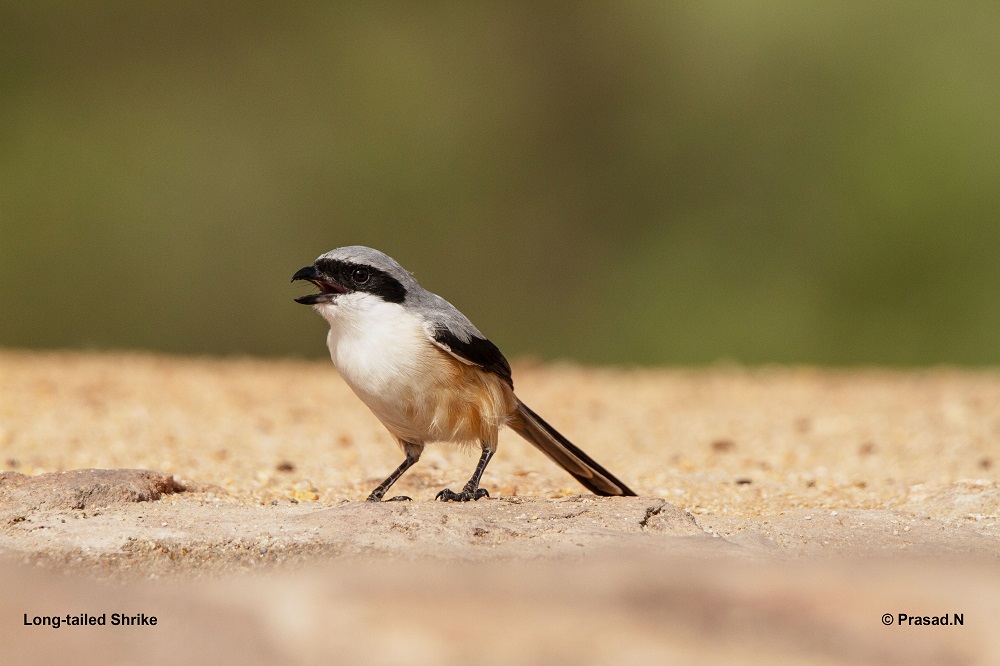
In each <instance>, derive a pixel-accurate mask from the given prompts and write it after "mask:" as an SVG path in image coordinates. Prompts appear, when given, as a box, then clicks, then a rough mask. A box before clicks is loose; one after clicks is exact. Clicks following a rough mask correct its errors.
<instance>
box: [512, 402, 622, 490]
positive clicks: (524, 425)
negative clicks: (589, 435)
mask: <svg viewBox="0 0 1000 666" xmlns="http://www.w3.org/2000/svg"><path fill="white" fill-rule="evenodd" d="M510 427H511V429H512V430H514V432H516V433H517V434H519V435H520V436H521V437H524V438H525V439H526V440H528V441H529V442H531V443H532V444H534V445H535V447H536V448H538V450H540V451H541V452H542V453H544V454H545V455H547V456H548V457H549V458H551V459H552V460H553V462H555V463H556V464H557V465H559V466H560V467H562V468H563V469H564V470H566V471H567V472H569V473H570V474H572V475H573V477H574V478H575V479H576V480H577V481H579V482H580V483H582V484H583V485H584V487H586V488H587V490H589V491H590V492H592V493H594V494H595V495H602V496H604V497H608V496H611V495H624V496H627V497H635V493H634V492H633V491H632V490H631V489H630V488H629V487H628V486H626V485H625V484H624V483H622V482H621V481H619V480H618V479H617V478H616V477H615V475H614V474H612V473H611V472H609V471H608V470H606V469H604V468H603V467H601V465H599V464H598V463H597V462H596V461H595V460H594V459H593V458H591V457H590V456H588V455H587V454H586V453H584V452H583V451H581V450H580V449H579V448H577V447H576V446H575V445H574V444H573V443H572V442H570V441H569V440H568V439H566V438H565V437H563V436H562V435H560V434H559V432H558V431H557V430H556V429H555V428H553V427H552V426H550V425H549V424H548V423H546V422H545V420H544V419H542V417H540V416H539V415H538V414H536V413H535V412H533V411H531V410H530V409H529V408H528V406H527V405H525V404H524V403H523V402H521V401H520V400H518V402H517V417H516V418H515V419H514V421H513V423H511V424H510Z"/></svg>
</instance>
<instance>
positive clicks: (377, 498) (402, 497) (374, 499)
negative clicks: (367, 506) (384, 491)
mask: <svg viewBox="0 0 1000 666" xmlns="http://www.w3.org/2000/svg"><path fill="white" fill-rule="evenodd" d="M365 501H366V502H412V501H413V498H412V497H407V496H406V495H396V496H395V497H390V498H389V499H387V500H384V499H382V498H381V497H380V496H378V495H376V494H375V493H372V494H371V495H369V496H368V499H366V500H365Z"/></svg>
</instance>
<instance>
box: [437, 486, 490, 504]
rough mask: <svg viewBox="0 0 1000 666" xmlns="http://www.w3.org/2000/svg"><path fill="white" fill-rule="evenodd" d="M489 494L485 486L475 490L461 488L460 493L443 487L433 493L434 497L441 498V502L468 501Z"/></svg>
mask: <svg viewBox="0 0 1000 666" xmlns="http://www.w3.org/2000/svg"><path fill="white" fill-rule="evenodd" d="M489 496H490V494H489V493H488V492H487V491H486V488H477V489H476V490H475V492H469V491H468V490H463V491H462V492H460V493H456V492H455V491H453V490H451V489H450V488H445V489H444V490H442V491H441V492H439V493H438V494H437V495H435V496H434V499H436V500H441V501H442V502H470V501H475V500H478V499H482V498H483V497H489Z"/></svg>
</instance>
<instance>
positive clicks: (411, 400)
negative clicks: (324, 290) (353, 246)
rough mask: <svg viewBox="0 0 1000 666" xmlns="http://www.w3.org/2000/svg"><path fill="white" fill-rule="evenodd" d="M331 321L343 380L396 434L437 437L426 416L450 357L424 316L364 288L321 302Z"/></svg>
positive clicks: (333, 346) (410, 438) (333, 354)
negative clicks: (431, 337)
mask: <svg viewBox="0 0 1000 666" xmlns="http://www.w3.org/2000/svg"><path fill="white" fill-rule="evenodd" d="M317 309H318V310H320V313H321V314H322V315H323V316H324V318H326V319H327V321H328V322H329V323H330V332H329V334H328V335H327V347H329V349H330V358H331V359H332V360H333V364H334V365H335V366H337V369H338V370H339V371H340V374H341V376H342V377H343V378H344V381H346V382H347V384H348V385H349V386H350V387H351V388H352V389H353V390H354V392H355V393H356V394H357V395H358V397H359V398H361V400H362V401H364V403H365V404H366V405H367V406H368V408H369V409H371V410H372V412H374V414H375V416H377V417H378V418H379V420H380V421H382V423H384V424H385V426H386V427H387V428H388V429H389V431H390V432H392V433H393V434H394V435H396V436H397V437H400V438H402V439H406V440H408V441H424V440H431V439H436V438H437V435H438V434H439V433H434V432H429V427H430V426H429V424H428V423H425V422H424V421H427V419H426V418H421V416H422V415H423V414H425V413H427V412H428V411H430V412H433V411H434V409H433V404H430V403H433V402H434V401H435V396H436V394H437V393H438V391H437V389H438V388H439V387H440V385H441V382H442V380H443V379H444V376H445V375H447V373H448V370H449V367H448V363H449V362H448V361H447V360H446V359H445V358H444V357H443V356H442V355H441V354H440V353H439V352H438V351H437V349H436V348H435V347H434V346H433V345H432V344H431V342H430V340H428V338H427V334H426V333H425V331H424V327H423V320H422V319H421V318H419V317H416V316H414V315H411V314H409V313H407V312H406V310H405V309H404V308H403V307H402V306H401V305H399V304H397V303H387V302H385V301H383V300H382V299H380V298H377V297H375V296H371V295H369V294H363V293H353V294H349V295H344V296H341V297H339V298H338V299H337V302H336V304H334V305H328V306H321V307H320V308H317Z"/></svg>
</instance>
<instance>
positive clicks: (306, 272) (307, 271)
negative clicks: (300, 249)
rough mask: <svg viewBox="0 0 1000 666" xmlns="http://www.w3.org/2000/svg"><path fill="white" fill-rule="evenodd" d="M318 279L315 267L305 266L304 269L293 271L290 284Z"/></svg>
mask: <svg viewBox="0 0 1000 666" xmlns="http://www.w3.org/2000/svg"><path fill="white" fill-rule="evenodd" d="M319 278H320V275H319V271H318V270H316V266H306V267H305V268H300V269H299V270H297V271H295V275H293V276H292V282H295V281H296V280H309V281H310V282H312V281H313V280H318V279H319Z"/></svg>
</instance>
